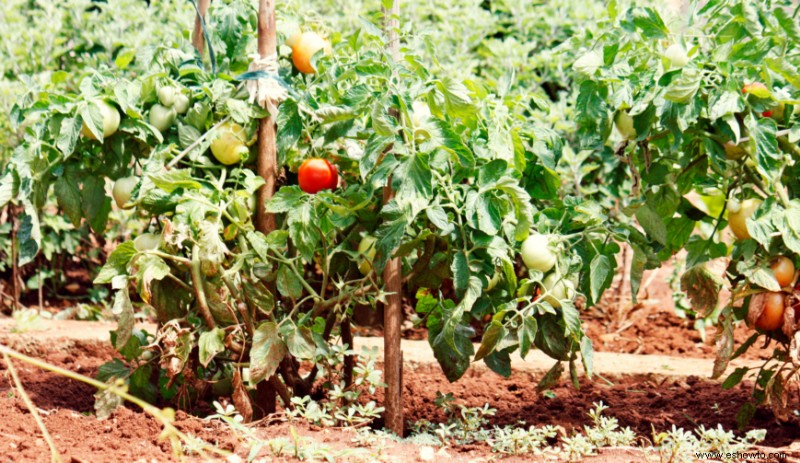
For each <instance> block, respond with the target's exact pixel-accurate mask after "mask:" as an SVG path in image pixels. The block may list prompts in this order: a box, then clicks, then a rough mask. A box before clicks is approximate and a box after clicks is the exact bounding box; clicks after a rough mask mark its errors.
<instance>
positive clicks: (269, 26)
mask: <svg viewBox="0 0 800 463" xmlns="http://www.w3.org/2000/svg"><path fill="white" fill-rule="evenodd" d="M277 50H278V38H277V34H276V32H275V0H259V4H258V54H259V55H261V58H264V57H266V56H271V55H274V54H275V53H277ZM277 154H278V148H277V143H276V131H275V120H274V119H273V118H272V116H268V117H265V118H264V119H261V120H260V121H258V160H257V167H256V169H257V173H258V175H260V176H261V178H263V179H264V182H265V183H264V185H263V186H262V187H261V188H259V189H258V192H257V193H256V217H255V226H256V230H258V231H260V232H261V233H263V234H265V235H266V234H269V233H270V232H271V231H273V230H275V216H274V215H272V214H267V212H266V210H265V208H264V204H265V203H266V202H267V200H268V199H270V198H272V195H273V194H274V193H275V180H276V177H277V164H278V156H277ZM256 399H257V400H258V408H260V409H261V410H262V411H263V412H264V413H274V412H275V408H276V407H275V403H276V400H277V395H276V391H275V388H274V387H272V385H271V384H270V382H269V381H262V382H260V383H259V384H258V386H257V387H256ZM286 405H287V406H288V404H286Z"/></svg>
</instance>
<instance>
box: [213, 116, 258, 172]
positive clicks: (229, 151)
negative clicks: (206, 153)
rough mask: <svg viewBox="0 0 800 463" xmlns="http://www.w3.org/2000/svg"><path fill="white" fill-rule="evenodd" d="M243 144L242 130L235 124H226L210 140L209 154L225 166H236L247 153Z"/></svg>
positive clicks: (243, 135) (243, 134)
mask: <svg viewBox="0 0 800 463" xmlns="http://www.w3.org/2000/svg"><path fill="white" fill-rule="evenodd" d="M244 142H245V131H244V128H243V127H242V126H241V125H239V124H237V123H235V122H226V123H224V124H221V125H220V126H219V127H218V128H217V129H216V134H215V138H214V139H213V140H211V154H213V155H214V157H215V158H216V159H217V161H219V162H221V163H223V164H225V165H226V166H229V165H231V164H238V163H239V162H240V161H241V160H242V157H243V156H244V154H245V152H247V153H249V150H248V149H247V146H246V145H245V144H244Z"/></svg>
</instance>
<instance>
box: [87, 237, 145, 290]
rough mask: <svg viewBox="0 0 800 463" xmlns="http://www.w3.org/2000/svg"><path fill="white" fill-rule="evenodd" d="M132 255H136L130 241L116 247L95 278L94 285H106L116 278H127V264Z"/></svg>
mask: <svg viewBox="0 0 800 463" xmlns="http://www.w3.org/2000/svg"><path fill="white" fill-rule="evenodd" d="M134 255H136V249H135V248H134V247H133V242H132V241H127V242H125V243H122V244H120V245H117V247H116V248H114V250H113V251H112V252H111V255H109V256H108V259H107V260H106V263H105V265H103V268H101V269H100V272H99V273H98V274H97V276H96V277H95V279H94V284H96V285H100V284H107V283H111V280H112V279H113V278H114V277H116V276H123V275H124V276H127V275H128V264H129V263H130V261H131V259H132V258H133V256H134Z"/></svg>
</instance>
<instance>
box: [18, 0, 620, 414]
mask: <svg viewBox="0 0 800 463" xmlns="http://www.w3.org/2000/svg"><path fill="white" fill-rule="evenodd" d="M420 8H421V9H423V10H424V8H425V7H420ZM253 13H254V11H253V8H252V5H250V4H249V3H247V2H220V3H216V2H215V4H214V5H212V8H211V11H210V15H209V21H208V29H209V31H210V33H211V34H210V38H211V40H210V43H211V45H212V46H213V47H214V49H215V50H216V52H217V53H216V70H215V68H214V67H213V66H207V65H206V64H205V63H203V62H202V61H199V60H198V59H197V58H196V56H195V55H194V54H193V53H190V52H188V51H186V44H178V46H177V47H158V48H156V49H154V50H151V51H152V53H151V54H148V55H144V56H141V57H140V56H136V57H135V59H134V60H133V62H132V65H134V66H140V67H138V68H137V69H138V72H136V73H131V74H128V73H127V72H124V69H120V68H108V69H102V70H99V71H97V72H87V73H85V74H83V75H82V76H81V79H77V81H78V82H79V85H77V86H58V85H55V86H53V87H48V88H43V89H38V91H37V92H36V94H34V95H32V96H31V98H30V100H28V101H27V102H23V103H22V104H21V105H20V106H19V108H18V114H17V119H18V120H24V119H25V118H26V117H28V116H29V115H30V114H33V113H34V112H35V113H39V114H40V117H41V118H40V120H39V121H36V122H33V123H32V125H31V126H30V128H29V130H28V131H27V133H26V137H25V139H24V140H23V142H22V144H21V145H20V146H19V148H18V150H17V152H16V154H15V155H14V157H13V159H12V162H11V164H10V166H9V170H8V172H7V177H6V178H8V179H10V181H11V182H10V185H11V187H10V192H9V197H10V198H13V199H14V200H15V201H17V202H19V203H20V204H23V205H24V207H23V210H24V211H25V212H24V214H23V218H22V220H23V223H24V224H25V226H24V233H23V234H22V235H21V242H22V243H23V250H22V251H23V255H25V256H28V258H30V256H33V255H35V254H36V252H37V250H38V248H39V246H40V245H41V240H40V236H39V235H38V230H39V228H38V227H39V222H38V220H39V217H40V215H39V212H38V211H39V209H40V208H41V207H42V205H43V203H44V198H45V197H46V196H47V193H48V192H49V191H50V190H51V189H52V191H53V192H54V194H55V196H56V198H57V200H58V205H59V207H60V208H61V209H62V210H63V211H64V213H65V215H66V216H67V217H69V218H70V219H71V220H72V221H73V222H74V223H76V224H80V223H82V222H86V223H88V224H90V226H91V227H92V228H93V229H95V230H96V231H98V232H99V231H102V230H103V229H104V228H105V227H106V225H107V223H108V217H109V214H111V213H112V211H113V208H114V205H113V204H116V205H117V206H120V207H131V208H132V209H133V213H134V214H135V215H137V216H143V217H145V218H147V219H149V220H148V221H147V222H143V223H142V226H141V230H140V232H141V233H140V234H139V236H138V237H136V238H135V239H133V240H130V241H127V242H124V243H122V244H120V245H119V246H117V247H116V249H115V250H114V252H113V253H112V254H111V255H110V256H109V258H108V261H107V263H106V265H105V266H104V267H103V269H102V271H101V272H100V274H99V275H98V276H97V279H96V282H97V283H98V284H109V285H110V286H111V288H112V289H113V290H114V291H115V296H114V303H113V310H114V312H115V313H116V314H117V315H118V316H119V327H118V329H117V330H116V332H115V334H114V344H115V346H116V347H117V348H118V349H119V350H120V352H121V353H122V355H123V357H124V361H116V362H112V363H110V364H108V365H106V366H104V368H103V371H104V375H105V373H108V372H109V371H111V370H113V374H111V375H105V376H104V377H108V378H110V377H111V376H116V377H118V378H119V377H122V378H125V379H126V381H127V382H128V384H129V386H130V389H131V390H132V391H133V392H135V393H136V394H139V395H142V396H144V397H147V398H149V399H154V398H155V397H156V396H161V397H163V398H165V399H168V400H175V401H177V402H178V403H179V404H183V405H185V404H188V403H191V402H192V401H194V400H197V399H198V398H200V395H201V394H202V392H203V391H206V390H208V389H207V388H206V387H205V386H207V385H209V384H219V383H220V382H222V383H225V384H232V385H235V386H233V387H234V388H239V389H238V392H239V393H241V392H242V391H245V392H248V393H249V392H252V389H253V388H255V387H257V385H258V384H260V383H262V382H266V381H269V382H270V384H275V381H277V384H279V385H282V387H283V388H284V389H285V392H286V393H287V394H290V395H291V394H298V395H305V394H308V392H309V391H310V389H311V387H312V386H313V384H314V382H315V380H316V379H317V377H318V375H319V374H320V372H319V371H318V370H317V369H315V370H312V371H311V372H308V371H303V372H302V373H301V370H300V368H299V363H300V362H301V361H312V362H313V361H315V360H316V359H317V358H318V356H319V352H320V351H325V350H326V349H327V348H328V346H329V343H332V342H337V338H338V337H343V338H344V337H345V336H346V335H345V334H344V333H346V332H348V331H349V330H347V329H345V327H348V326H349V324H350V323H351V320H350V318H351V314H352V310H353V308H354V307H356V306H359V305H367V306H374V305H375V304H377V303H380V302H381V301H383V300H385V298H386V293H385V292H384V289H383V288H384V286H383V285H384V282H383V281H382V276H381V275H382V270H383V268H384V266H385V265H386V262H387V260H389V258H398V259H400V262H401V270H402V277H403V291H404V293H405V294H406V297H407V298H408V300H409V303H410V304H411V305H412V306H414V307H415V308H416V310H417V312H418V314H419V316H420V318H421V320H422V323H424V324H425V326H426V327H427V328H428V332H429V342H430V344H431V346H432V348H433V350H434V353H435V355H436V357H437V359H438V360H439V362H440V364H441V366H442V368H443V370H444V372H445V374H446V375H447V377H448V378H449V379H451V380H455V379H457V378H459V377H460V376H461V375H463V374H464V372H465V371H466V369H467V368H468V367H469V365H470V363H471V362H472V361H474V360H483V361H484V362H485V363H486V364H487V365H488V366H489V367H490V368H491V369H492V370H494V371H495V372H498V373H500V374H503V375H508V374H510V363H511V361H510V355H511V353H513V352H515V351H519V352H520V353H521V354H522V355H523V356H524V355H526V354H527V353H528V352H529V351H530V350H531V349H533V348H538V349H541V350H542V351H544V352H545V353H547V354H548V355H550V356H551V357H553V358H554V360H555V363H556V367H554V370H553V371H554V372H560V371H561V369H560V367H561V362H569V364H570V366H571V367H572V368H571V371H572V372H573V379H574V380H577V379H576V378H577V377H576V376H575V372H576V365H577V363H578V362H583V364H584V367H585V370H586V371H587V372H588V373H591V369H592V368H591V366H592V346H591V342H590V341H589V339H588V338H587V337H586V336H585V334H584V333H583V330H582V328H581V324H580V318H579V310H578V308H579V306H580V304H582V303H587V304H593V303H594V302H595V301H597V300H598V299H599V298H600V296H601V295H602V293H603V291H604V290H605V289H606V288H607V287H608V286H609V285H610V283H611V279H612V277H613V274H614V270H615V268H616V260H615V259H614V257H613V256H614V254H615V253H616V252H618V250H619V246H618V245H617V244H616V243H615V242H614V240H613V239H612V238H611V237H612V236H613V237H622V235H620V234H619V232H618V231H615V232H613V233H612V232H610V231H609V227H610V225H609V218H608V216H607V215H606V214H605V213H604V209H603V207H602V206H601V205H600V204H599V203H598V202H596V201H594V200H593V199H586V198H584V197H582V196H581V195H579V194H578V195H576V194H575V192H574V191H572V190H571V189H565V188H562V184H563V183H564V182H562V179H561V175H562V173H563V172H565V171H566V169H568V167H566V166H565V165H564V163H563V162H560V161H561V158H562V153H563V152H564V151H565V145H564V140H563V138H562V137H561V136H559V134H558V132H557V131H556V130H554V129H553V128H551V127H550V126H549V123H547V124H545V123H543V122H541V121H540V120H539V119H536V118H534V119H528V118H526V116H527V115H529V114H530V111H531V104H530V102H529V101H527V100H525V99H523V98H521V95H523V94H524V92H523V91H521V90H518V89H515V90H513V91H512V90H511V89H510V87H509V82H508V81H507V79H509V77H508V76H509V74H508V72H507V70H504V69H499V68H491V67H488V66H487V70H486V72H487V75H490V76H491V77H490V78H488V79H486V80H484V81H476V80H464V79H463V78H459V77H456V76H455V74H453V73H451V72H449V71H448V70H447V69H436V68H435V67H431V66H430V65H428V64H427V58H426V57H425V56H423V55H422V54H421V53H419V50H417V49H415V48H408V49H407V50H406V51H405V52H404V53H405V55H404V57H403V59H402V60H399V61H398V60H394V59H392V58H391V57H390V56H389V55H388V53H387V52H386V50H385V43H384V42H385V38H384V37H383V36H382V34H381V33H379V32H377V31H378V29H376V28H374V26H372V27H366V26H365V27H362V28H361V29H355V30H354V29H353V28H349V29H348V28H341V29H339V30H340V31H341V32H339V33H336V34H325V33H324V31H322V29H323V27H320V28H319V29H320V31H321V33H322V34H324V35H327V36H329V37H331V43H330V50H329V51H328V50H326V52H325V53H319V51H320V50H324V49H325V48H326V47H327V46H328V44H327V43H322V42H320V40H322V39H319V37H320V36H317V38H314V37H311V36H309V35H308V33H305V34H303V35H302V36H300V37H299V38H298V40H299V41H298V42H297V43H294V42H292V40H291V39H290V40H289V42H288V43H290V44H291V43H294V45H296V46H295V47H293V48H294V49H293V50H292V51H291V53H290V52H289V51H288V50H286V49H285V48H283V49H281V50H280V53H279V57H278V58H279V61H278V63H279V72H278V73H277V75H276V76H271V78H273V79H275V80H276V81H278V82H279V84H280V85H282V86H285V87H286V88H288V89H289V90H290V91H289V92H288V94H289V97H288V99H286V100H285V101H283V103H282V104H280V106H279V109H278V114H277V115H276V122H277V124H276V125H277V148H278V152H277V157H278V164H279V167H280V169H281V170H282V172H281V173H282V174H283V175H282V176H281V178H286V179H289V178H291V176H290V175H289V174H290V173H294V172H296V173H297V178H298V183H299V185H293V184H291V181H288V180H286V181H283V182H282V183H280V184H279V185H278V186H279V188H278V189H277V191H276V192H275V194H274V196H273V197H272V199H271V200H269V201H267V202H266V203H265V204H256V205H255V208H263V210H264V211H266V212H267V213H269V214H272V215H274V217H275V219H276V223H277V227H276V229H275V230H273V231H270V232H269V233H262V232H260V231H258V230H256V227H255V225H254V224H253V220H252V218H251V217H252V214H253V206H252V205H251V204H250V203H251V201H252V198H253V196H254V194H255V192H256V190H257V189H258V188H259V187H260V186H261V185H262V184H263V181H262V179H261V178H260V177H258V176H257V175H256V174H255V173H254V172H253V170H252V169H253V168H254V165H253V161H252V157H251V156H250V155H249V154H250V153H249V144H250V143H251V141H252V140H253V139H254V138H255V133H256V126H257V125H258V120H259V119H261V118H263V117H264V116H266V112H265V110H263V109H262V108H260V107H258V106H255V105H253V104H251V103H250V102H249V99H248V95H247V93H246V90H245V85H244V84H245V82H246V81H247V80H249V79H253V78H256V76H254V75H253V73H246V72H245V71H246V70H247V68H248V64H249V63H248V60H247V58H246V52H247V51H248V50H251V49H252V46H253V42H252V40H251V39H252V38H253V37H254V26H255V25H254V22H253ZM524 14H529V12H525V13H524ZM281 24H282V25H281V29H280V30H279V32H280V37H279V39H280V40H279V43H281V42H285V41H284V40H283V39H285V38H286V37H287V36H290V35H291V34H293V33H294V30H296V28H294V27H292V25H291V24H289V23H286V24H283V23H281ZM459 27H461V26H459ZM486 33H489V32H488V31H486ZM526 33H528V32H526ZM307 36H308V37H310V38H311V39H313V40H311V43H310V44H306V43H305V42H306V40H305V39H304V37H306V38H308V37H307ZM323 42H324V41H323ZM297 45H304V48H298V46H297ZM306 45H307V46H306ZM495 45H496V44H494V45H492V46H493V47H495V48H493V50H494V51H493V52H498V49H497V48H496V46H495ZM525 53H527V51H525V52H524V53H521V54H520V56H523V55H525ZM312 57H313V59H312ZM300 58H302V60H301V59H300ZM140 59H141V60H142V61H143V62H139V61H138V60H140ZM306 61H308V62H307V63H306ZM128 64H131V63H128ZM306 64H308V65H309V66H311V67H312V70H313V71H314V72H307V71H308V70H309V69H308V68H307V67H306ZM453 66H457V64H453ZM454 68H455V67H454ZM451 69H453V68H451ZM295 70H297V71H301V73H297V72H294V71H295ZM526 72H528V73H530V74H534V73H535V72H536V71H535V70H534V69H532V68H529V69H527V70H526ZM548 78H549V79H552V81H553V82H554V83H553V84H552V85H553V88H555V86H556V85H558V84H556V83H555V82H560V83H562V84H563V83H566V80H567V78H568V77H567V76H565V75H564V74H563V72H562V71H559V70H558V68H557V67H553V68H548ZM492 88H499V89H502V91H494V90H491V89H492ZM538 92H539V93H538V94H537V95H536V96H535V97H534V100H533V101H534V103H535V105H536V107H537V108H538V109H537V110H538V111H541V108H545V107H547V106H548V105H549V103H548V98H549V97H547V96H543V95H546V92H544V91H543V90H539V91H538ZM95 101H107V102H108V103H109V104H110V105H111V106H113V107H114V108H116V109H117V110H118V114H119V116H120V121H119V127H118V129H117V130H116V131H114V132H112V133H108V134H107V135H104V136H102V137H100V136H97V137H96V138H97V140H92V139H90V138H88V137H80V136H79V133H80V130H81V127H82V126H83V124H84V123H86V124H87V126H89V127H90V129H91V128H92V126H93V127H94V129H95V130H92V131H91V132H92V133H93V134H101V133H102V132H101V131H100V130H99V128H100V127H103V128H104V126H103V124H102V123H103V122H104V119H105V116H104V113H103V110H102V107H100V106H98V105H97V104H95V103H94V102H95ZM103 131H104V130H103ZM209 154H210V155H209ZM323 158H324V159H325V160H323ZM327 159H330V160H335V167H334V165H333V164H331V163H330V162H329V161H327ZM34 179H35V181H33V180H34ZM106 181H113V182H115V186H116V187H115V188H112V196H113V197H114V200H115V201H114V203H112V201H111V199H112V198H111V197H109V195H108V194H107V192H106V191H105V183H106ZM134 182H135V183H134ZM387 182H391V186H392V189H393V190H394V192H395V195H394V197H393V198H392V199H390V200H387V201H386V202H385V203H384V200H383V197H384V195H383V189H384V188H385V185H386V184H387ZM306 192H313V193H315V194H306ZM542 237H544V241H542ZM526 243H527V244H526ZM541 243H544V244H543V246H542V247H541V248H539V247H538V244H541ZM520 260H522V261H523V262H520ZM561 275H571V276H572V275H574V276H575V281H572V280H571V279H570V280H565V279H564V278H563V277H561ZM551 283H552V284H551ZM578 293H581V294H580V295H579V294H578ZM543 295H544V296H545V297H542V296H543ZM137 310H149V311H152V313H154V314H155V318H156V319H157V320H158V322H159V330H158V332H157V333H155V334H143V333H141V332H139V331H137V330H135V329H134V328H133V320H134V313H135V311H137ZM487 315H488V316H489V318H488V320H489V321H488V323H487V325H486V326H485V329H484V330H483V333H482V335H478V334H477V333H476V332H475V330H474V328H473V323H474V322H476V321H479V320H484V319H485V318H486V316H487ZM473 341H479V342H480V347H479V348H478V349H477V351H476V350H475V349H474V347H473V344H472V342H473ZM345 342H346V341H345ZM154 343H155V344H154ZM156 345H157V346H158V347H157V348H155V347H154V346H156ZM145 356H146V357H148V360H147V361H146V362H140V361H139V360H138V359H140V358H144V357H145ZM237 359H239V360H242V361H238V360H237ZM242 364H245V365H246V369H244V368H242V366H241V365H242ZM237 375H240V376H237ZM237 377H245V378H246V380H245V381H244V382H241V381H239V382H237V381H234V378H237ZM548 377H549V378H553V377H554V375H549V376H548ZM155 379H158V381H155ZM151 380H152V381H151ZM246 396H247V394H238V395H237V394H236V393H234V397H239V400H240V399H241V397H246ZM284 399H285V397H284Z"/></svg>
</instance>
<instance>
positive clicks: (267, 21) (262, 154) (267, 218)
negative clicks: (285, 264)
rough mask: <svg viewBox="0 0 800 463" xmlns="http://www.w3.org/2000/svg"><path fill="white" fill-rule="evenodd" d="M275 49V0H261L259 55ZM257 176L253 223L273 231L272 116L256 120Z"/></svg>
mask: <svg viewBox="0 0 800 463" xmlns="http://www.w3.org/2000/svg"><path fill="white" fill-rule="evenodd" d="M277 49H278V38H277V35H276V33H275V0H260V2H259V7H258V54H260V55H261V57H262V58H263V57H265V56H270V55H274V54H275V53H276V52H277ZM257 170H258V175H260V176H261V178H263V179H264V182H266V183H265V184H264V186H262V187H261V188H259V190H258V193H257V194H256V222H255V226H256V229H257V230H258V231H260V232H261V233H264V234H265V235H266V234H267V233H269V232H271V231H273V230H275V216H274V215H272V214H267V212H266V211H265V210H264V204H265V203H266V202H267V200H268V199H270V198H272V195H273V194H274V193H275V182H276V180H277V177H278V147H277V143H276V129H275V121H274V120H273V119H272V117H271V116H270V117H266V118H264V119H261V121H259V123H258V167H257Z"/></svg>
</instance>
